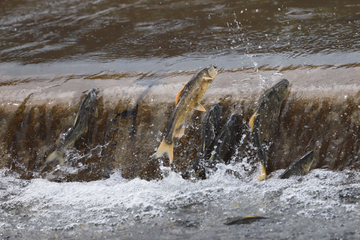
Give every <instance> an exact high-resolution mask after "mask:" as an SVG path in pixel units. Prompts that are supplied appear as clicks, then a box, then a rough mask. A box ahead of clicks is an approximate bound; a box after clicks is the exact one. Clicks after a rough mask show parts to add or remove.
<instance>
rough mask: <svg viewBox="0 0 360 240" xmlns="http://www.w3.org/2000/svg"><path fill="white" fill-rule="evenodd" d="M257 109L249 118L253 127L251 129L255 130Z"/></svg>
mask: <svg viewBox="0 0 360 240" xmlns="http://www.w3.org/2000/svg"><path fill="white" fill-rule="evenodd" d="M256 114H257V111H256V112H255V113H254V114H253V115H252V116H251V118H250V120H249V125H250V128H251V131H253V130H254V124H255V117H256Z"/></svg>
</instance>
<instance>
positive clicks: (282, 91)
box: [273, 79, 289, 101]
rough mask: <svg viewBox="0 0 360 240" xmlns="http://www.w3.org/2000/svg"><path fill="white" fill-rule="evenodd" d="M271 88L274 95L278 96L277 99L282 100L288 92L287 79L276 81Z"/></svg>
mask: <svg viewBox="0 0 360 240" xmlns="http://www.w3.org/2000/svg"><path fill="white" fill-rule="evenodd" d="M273 89H274V90H275V92H276V95H277V96H278V98H279V100H281V101H282V100H284V99H285V98H286V97H287V95H288V93H289V81H288V80H287V79H283V80H281V81H280V82H278V83H277V84H276V85H275V86H274V87H273Z"/></svg>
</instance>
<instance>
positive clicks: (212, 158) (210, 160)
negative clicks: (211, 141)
mask: <svg viewBox="0 0 360 240" xmlns="http://www.w3.org/2000/svg"><path fill="white" fill-rule="evenodd" d="M214 157H215V154H211V156H210V158H209V162H212V161H213V160H214Z"/></svg>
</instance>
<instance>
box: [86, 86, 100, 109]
mask: <svg viewBox="0 0 360 240" xmlns="http://www.w3.org/2000/svg"><path fill="white" fill-rule="evenodd" d="M98 92H99V91H98V90H97V89H96V88H92V89H90V90H89V91H87V93H86V95H85V98H84V100H83V103H82V105H83V106H84V107H85V108H86V109H88V108H92V107H93V105H94V102H95V99H96V96H97V94H98Z"/></svg>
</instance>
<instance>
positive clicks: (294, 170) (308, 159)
mask: <svg viewBox="0 0 360 240" xmlns="http://www.w3.org/2000/svg"><path fill="white" fill-rule="evenodd" d="M313 156H314V151H310V152H308V153H306V154H305V155H304V156H302V157H301V158H300V159H299V160H297V161H296V162H294V163H293V164H291V165H290V167H288V168H287V169H286V170H285V172H283V173H282V174H281V175H280V176H279V178H281V179H286V178H289V177H291V176H301V175H305V174H306V173H307V172H309V170H310V167H311V165H312V163H313V162H314V160H313Z"/></svg>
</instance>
